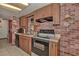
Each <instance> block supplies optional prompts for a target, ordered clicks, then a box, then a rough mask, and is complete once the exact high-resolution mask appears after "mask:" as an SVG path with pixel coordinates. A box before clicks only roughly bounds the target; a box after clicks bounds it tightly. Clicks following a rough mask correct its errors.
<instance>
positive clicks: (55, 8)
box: [52, 3, 60, 24]
mask: <svg viewBox="0 0 79 59" xmlns="http://www.w3.org/2000/svg"><path fill="white" fill-rule="evenodd" d="M52 16H53V24H60V19H59V16H60V5H59V4H58V3H54V4H52Z"/></svg>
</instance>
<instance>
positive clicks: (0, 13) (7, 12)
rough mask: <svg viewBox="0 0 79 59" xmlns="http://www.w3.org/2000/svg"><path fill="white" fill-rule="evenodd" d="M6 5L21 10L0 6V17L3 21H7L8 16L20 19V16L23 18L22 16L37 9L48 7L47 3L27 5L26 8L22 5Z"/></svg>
mask: <svg viewBox="0 0 79 59" xmlns="http://www.w3.org/2000/svg"><path fill="white" fill-rule="evenodd" d="M6 4H9V5H12V6H15V7H18V8H20V9H22V10H21V11H18V10H15V9H11V8H7V7H4V6H1V5H0V17H1V18H3V19H9V17H10V16H17V17H20V16H23V15H26V14H28V13H31V12H33V11H34V10H36V9H39V8H41V7H43V6H46V5H48V4H49V3H29V5H28V6H26V5H23V4H21V3H6Z"/></svg>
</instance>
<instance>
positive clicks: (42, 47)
mask: <svg viewBox="0 0 79 59" xmlns="http://www.w3.org/2000/svg"><path fill="white" fill-rule="evenodd" d="M32 52H33V53H35V54H37V55H39V56H48V55H49V43H48V42H45V41H42V40H40V39H36V38H33V41H32Z"/></svg>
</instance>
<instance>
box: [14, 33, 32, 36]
mask: <svg viewBox="0 0 79 59" xmlns="http://www.w3.org/2000/svg"><path fill="white" fill-rule="evenodd" d="M15 34H17V35H22V36H27V37H33V35H28V34H24V33H15Z"/></svg>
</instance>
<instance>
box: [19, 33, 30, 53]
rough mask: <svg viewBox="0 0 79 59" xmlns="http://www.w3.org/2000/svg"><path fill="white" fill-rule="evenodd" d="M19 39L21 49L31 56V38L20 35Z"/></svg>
mask: <svg viewBox="0 0 79 59" xmlns="http://www.w3.org/2000/svg"><path fill="white" fill-rule="evenodd" d="M19 38H20V39H19V46H20V48H21V49H22V50H24V51H25V52H26V53H28V54H30V55H31V37H27V36H22V35H20V36H19Z"/></svg>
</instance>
